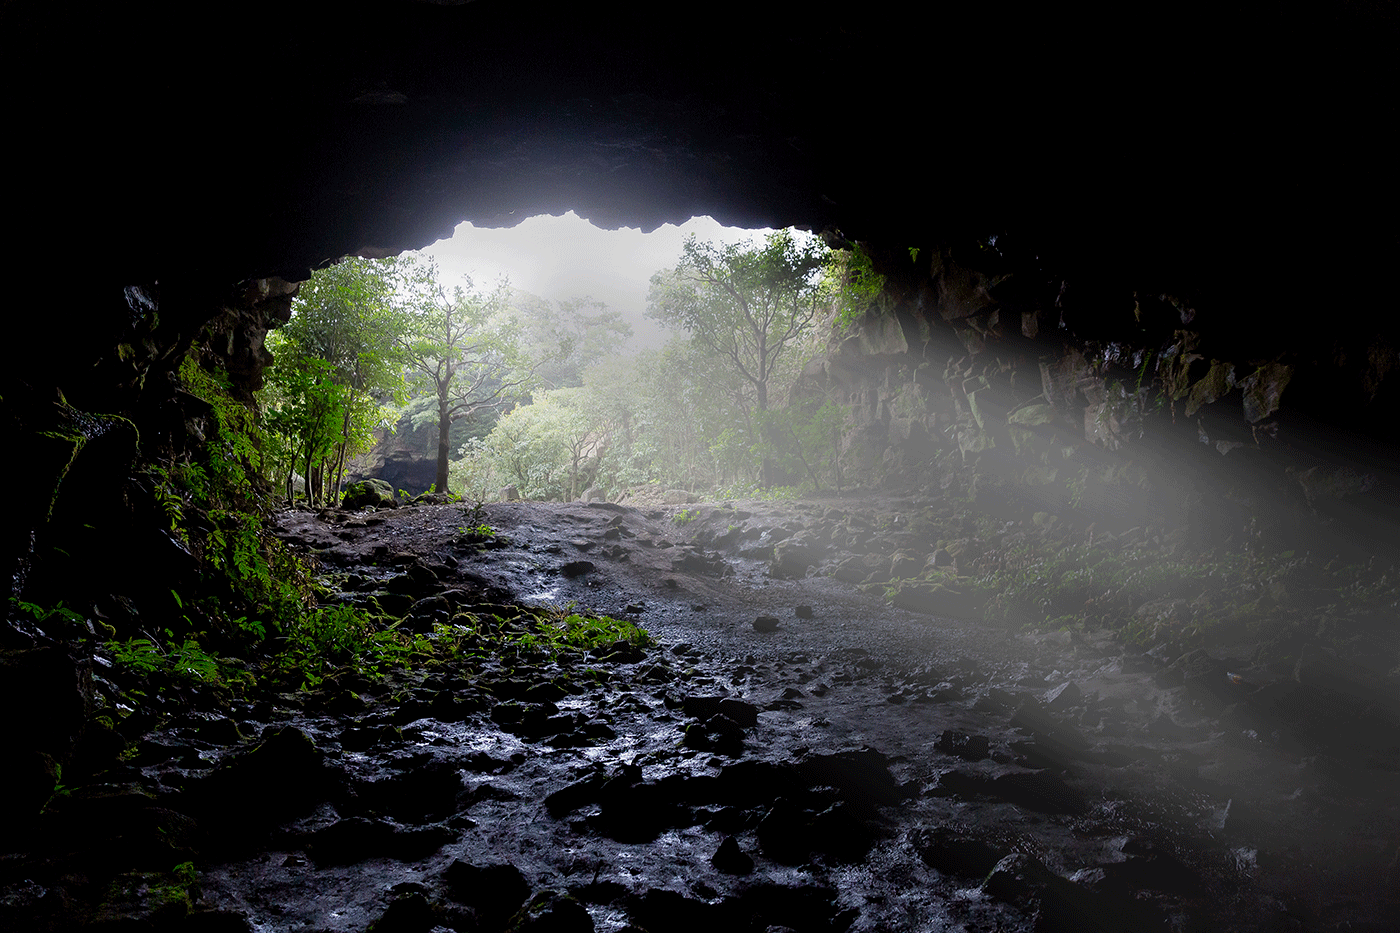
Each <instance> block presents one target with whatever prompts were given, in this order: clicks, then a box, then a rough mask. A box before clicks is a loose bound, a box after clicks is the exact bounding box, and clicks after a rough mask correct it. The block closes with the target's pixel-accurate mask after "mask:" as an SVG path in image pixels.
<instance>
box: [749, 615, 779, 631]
mask: <svg viewBox="0 0 1400 933" xmlns="http://www.w3.org/2000/svg"><path fill="white" fill-rule="evenodd" d="M753 630H754V631H755V632H776V631H777V630H778V619H777V618H776V617H775V616H759V617H758V618H757V619H754V620H753Z"/></svg>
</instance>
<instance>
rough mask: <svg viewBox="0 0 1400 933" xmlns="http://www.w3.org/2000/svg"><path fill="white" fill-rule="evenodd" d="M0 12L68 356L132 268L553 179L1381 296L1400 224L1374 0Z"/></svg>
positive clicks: (18, 212)
mask: <svg viewBox="0 0 1400 933" xmlns="http://www.w3.org/2000/svg"><path fill="white" fill-rule="evenodd" d="M0 16H3V18H4V29H3V30H0V36H2V37H3V38H0V62H3V64H0V69H3V74H4V76H5V79H6V86H7V88H8V92H7V98H8V99H7V104H6V106H7V110H8V111H9V114H8V115H9V121H8V123H9V127H10V130H11V134H10V140H11V145H10V146H9V147H7V151H8V154H9V156H10V158H11V160H12V161H11V163H10V164H11V170H10V179H11V188H10V191H9V193H8V195H7V202H8V205H9V208H10V209H9V210H8V211H7V220H8V222H9V223H8V226H9V237H10V238H11V249H10V250H9V253H10V255H11V257H12V259H14V258H16V257H17V256H18V255H19V254H21V253H22V254H23V255H24V257H25V258H24V260H23V265H24V268H25V273H24V274H23V275H20V276H16V278H17V279H19V281H18V282H15V283H14V285H13V286H12V287H13V290H12V295H11V297H12V299H13V300H14V301H15V302H16V307H18V308H21V309H23V310H22V311H20V312H19V313H17V314H15V315H13V317H15V318H16V319H17V321H18V323H17V326H16V331H15V332H13V333H12V336H14V337H15V338H16V339H18V340H20V341H29V340H40V339H42V337H43V334H44V333H45V331H46V329H47V328H49V327H51V326H52V324H53V322H54V320H55V317H54V316H53V315H52V314H51V313H49V312H47V311H44V310H43V309H45V308H51V307H53V306H54V305H60V306H61V307H62V308H63V309H64V313H66V314H68V315H69V316H70V318H72V317H79V316H80V317H82V318H84V319H87V320H93V321H97V322H98V323H97V324H96V325H95V326H93V327H90V328H83V329H79V331H78V332H76V333H73V334H71V335H69V336H70V339H71V340H72V341H73V346H72V347H71V350H70V354H69V355H70V358H71V359H73V360H75V361H77V360H90V359H93V358H94V357H96V356H98V355H100V354H101V353H103V352H105V348H106V347H108V346H109V345H110V344H111V343H112V342H113V340H114V339H118V337H119V335H117V334H115V331H117V330H120V329H121V328H122V327H124V326H127V325H126V321H127V320H129V319H130V317H131V316H132V313H133V312H132V310H131V308H130V306H129V302H128V301H127V300H125V299H124V298H123V294H122V289H123V288H124V287H126V286H131V285H138V286H143V287H153V283H160V285H159V287H160V288H161V289H163V290H165V291H167V292H171V291H178V292H179V293H180V294H181V295H182V296H184V298H183V299H182V301H180V302H173V301H165V302H164V303H163V304H162V312H163V313H164V314H165V316H166V317H165V321H166V323H171V322H172V321H173V320H175V319H179V318H181V316H188V317H189V318H190V320H188V321H183V320H181V321H180V323H181V326H182V329H188V328H189V327H194V326H196V325H198V324H199V323H202V322H201V321H200V320H199V318H201V317H203V316H205V315H207V314H209V313H211V312H210V311H209V308H210V306H211V304H212V303H214V299H213V297H212V296H215V295H220V294H223V291H224V290H227V289H228V288H230V287H231V286H232V285H233V284H234V283H237V282H240V281H243V280H248V279H255V278H260V277H266V276H274V275H275V276H280V277H283V278H286V279H288V280H292V281H295V280H296V279H297V278H299V277H304V276H305V274H306V272H307V270H308V269H309V268H312V267H315V266H318V265H321V264H323V263H325V262H327V261H329V260H331V259H333V258H335V257H337V256H340V255H344V254H346V253H355V252H359V253H363V254H379V253H385V252H392V251H396V250H400V249H405V248H416V247H421V246H424V245H426V244H428V243H430V242H432V241H433V240H435V239H437V238H439V237H442V236H445V235H447V234H449V233H450V231H451V229H452V227H453V225H454V224H456V223H459V222H461V221H463V220H471V221H473V222H475V223H477V224H482V225H513V224H514V223H517V222H518V221H520V220H522V219H524V218H525V217H528V216H531V215H532V214H535V213H539V212H562V211H565V210H568V209H574V210H577V211H578V212H579V213H580V214H581V215H583V216H585V217H588V218H590V219H591V220H593V221H594V222H595V223H598V224H599V225H601V226H605V227H615V226H619V225H630V226H640V227H642V228H644V229H650V228H653V227H655V226H657V225H659V224H661V223H663V222H679V221H683V220H685V219H686V218H688V217H690V216H692V215H696V214H703V213H708V214H711V215H713V216H715V217H716V218H718V219H720V220H722V221H724V222H726V223H730V224H739V225H786V224H797V225H803V226H807V227H811V228H815V229H824V228H826V229H837V230H840V231H842V232H843V233H844V234H846V235H848V236H851V237H854V238H859V239H863V240H879V241H881V242H884V243H886V244H901V245H906V244H907V245H915V244H917V243H919V242H929V241H930V240H931V239H938V238H944V239H947V240H957V239H958V238H964V239H966V238H985V237H987V236H989V235H991V234H993V233H999V234H1002V235H1003V236H1004V237H1007V238H1008V239H1009V240H1014V241H1015V242H1016V243H1017V244H1018V245H1019V248H1020V249H1021V250H1022V251H1023V252H1026V253H1030V254H1033V255H1035V256H1039V257H1044V258H1045V260H1046V261H1047V262H1053V263H1054V264H1055V265H1056V266H1057V268H1059V269H1060V270H1070V271H1071V272H1074V271H1079V272H1081V273H1083V274H1087V275H1092V276H1097V277H1103V278H1113V279H1118V280H1122V281H1131V282H1133V283H1137V284H1139V285H1141V286H1142V287H1145V288H1153V289H1156V288H1161V289H1164V290H1169V291H1172V292H1174V293H1178V294H1181V293H1185V294H1190V295H1193V296H1195V297H1196V298H1197V299H1198V300H1199V299H1201V298H1202V296H1204V298H1205V300H1210V299H1211V298H1213V299H1214V300H1215V301H1217V303H1219V304H1230V303H1236V304H1238V305H1239V311H1238V313H1239V314H1240V315H1242V316H1248V317H1251V318H1255V319H1274V318H1277V317H1282V316H1283V315H1284V314H1286V313H1295V312H1298V311H1302V310H1312V311H1315V310H1317V309H1319V308H1324V307H1325V308H1333V307H1338V306H1344V307H1346V308H1347V310H1348V312H1349V313H1350V314H1352V315H1361V316H1366V315H1369V314H1371V312H1372V310H1373V307H1372V306H1373V299H1374V298H1375V297H1376V296H1377V295H1380V294H1383V293H1384V288H1380V289H1379V291H1378V283H1379V282H1381V281H1383V280H1385V279H1387V278H1388V276H1386V275H1385V270H1387V269H1389V268H1392V267H1393V264H1394V256H1395V254H1396V247H1397V238H1396V234H1395V228H1394V226H1393V224H1392V223H1391V222H1390V220H1389V218H1390V217H1392V216H1393V215H1394V213H1395V208H1396V207H1397V196H1396V192H1397V188H1396V180H1395V172H1394V170H1393V151H1392V145H1391V143H1390V142H1389V136H1390V134H1391V130H1392V128H1393V126H1394V125H1395V123H1396V120H1395V117H1396V113H1395V101H1394V93H1393V92H1394V89H1395V88H1396V87H1397V86H1400V81H1397V80H1396V78H1397V76H1396V70H1397V66H1396V57H1395V56H1394V55H1393V54H1391V51H1392V50H1393V48H1394V47H1395V45H1394V41H1393V40H1394V39H1395V37H1396V35H1397V30H1396V19H1395V16H1394V14H1393V13H1392V12H1391V11H1390V8H1389V7H1387V6H1384V5H1380V4H1364V3H1352V4H1340V5H1339V4H1320V3H1319V4H1312V5H1310V6H1309V7H1308V8H1300V9H1290V10H1286V11H1285V10H1274V9H1271V10H1268V11H1266V12H1264V11H1261V12H1258V13H1255V12H1250V11H1243V10H1228V9H1222V8H1220V7H1219V6H1218V5H1201V6H1200V7H1192V6H1189V5H1172V6H1170V7H1163V8H1161V9H1160V10H1159V11H1157V12H1156V13H1154V12H1152V11H1134V12H1133V14H1131V18H1130V19H1121V20H1105V19H1103V18H1101V17H1100V16H1098V15H1095V14H1088V13H1085V14H1078V15H1070V14H1066V13H1064V12H1062V11H1049V10H1046V11H1042V12H1038V13H1024V14H1023V13H1017V14H1015V15H1011V14H1010V13H1008V12H1005V11H1001V10H998V9H992V8H990V7H988V6H987V5H986V4H976V3H958V4H946V5H938V4H935V5H928V6H921V5H912V4H870V5H866V6H863V7H859V8H843V9H842V10H840V11H829V12H821V11H818V10H817V9H816V8H812V7H806V6H801V5H788V4H782V5H776V4H774V5H764V4H753V3H734V2H712V3H708V4H703V5H692V6H687V7H678V8H674V9H664V8H658V7H655V6H654V5H651V4H613V5H608V6H596V5H586V4H556V3H545V4H518V3H513V2H496V0H478V2H474V3H441V2H439V3H428V2H394V0H373V2H334V3H332V2H307V3H290V4H288V3H280V2H278V3H273V2H251V3H240V4H236V5H226V6H221V7H216V8H214V9H212V10H211V9H209V8H201V9H200V11H199V12H198V15H196V13H195V12H194V10H193V8H191V7H189V6H188V5H184V4H167V3H130V4H78V5H68V4H65V5H55V4H50V3H41V2H24V0H12V2H9V3H6V4H5V5H4V7H3V13H0ZM191 296H211V297H208V298H207V299H202V300H196V299H195V298H194V297H191ZM104 317H105V320H104ZM30 365H34V366H50V365H51V363H50V362H49V361H48V360H43V359H39V358H36V359H34V360H33V361H32V363H26V362H25V361H20V362H19V363H18V366H19V370H18V374H17V375H18V376H19V377H21V378H25V379H27V380H29V381H33V380H34V379H38V380H39V381H43V378H42V377H41V376H40V375H38V374H36V373H32V372H28V368H29V366H30ZM15 375H16V373H14V372H12V373H11V376H12V377H14V376H15ZM70 378H73V377H70Z"/></svg>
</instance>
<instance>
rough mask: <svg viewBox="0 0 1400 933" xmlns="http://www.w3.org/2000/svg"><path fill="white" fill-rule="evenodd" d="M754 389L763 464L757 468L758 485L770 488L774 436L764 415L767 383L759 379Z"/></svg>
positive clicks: (772, 471) (766, 403) (766, 400)
mask: <svg viewBox="0 0 1400 933" xmlns="http://www.w3.org/2000/svg"><path fill="white" fill-rule="evenodd" d="M754 389H755V390H756V394H757V395H758V403H757V405H756V407H757V408H758V439H759V443H761V444H762V445H763V465H762V467H761V468H760V469H759V485H760V486H762V487H763V488H764V489H771V488H772V486H773V474H774V472H776V470H775V468H774V466H773V455H772V453H771V451H772V449H773V445H774V443H775V440H776V439H775V438H774V436H773V428H772V426H770V425H769V424H768V419H767V418H766V417H764V416H765V415H767V414H768V383H767V382H766V381H759V382H756V383H754Z"/></svg>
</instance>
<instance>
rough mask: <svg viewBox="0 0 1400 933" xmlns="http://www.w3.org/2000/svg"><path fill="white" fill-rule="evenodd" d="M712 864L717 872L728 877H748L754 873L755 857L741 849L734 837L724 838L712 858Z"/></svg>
mask: <svg viewBox="0 0 1400 933" xmlns="http://www.w3.org/2000/svg"><path fill="white" fill-rule="evenodd" d="M710 864H711V865H713V866H714V867H715V870H716V871H721V872H724V873H725V874H726V875H747V874H749V873H750V872H752V871H753V857H752V856H750V855H749V854H748V853H747V852H745V851H744V850H743V849H741V848H739V843H738V841H737V840H735V838H734V837H733V836H725V837H724V841H723V842H721V843H720V844H719V848H718V849H716V850H715V854H714V855H712V856H711V857H710Z"/></svg>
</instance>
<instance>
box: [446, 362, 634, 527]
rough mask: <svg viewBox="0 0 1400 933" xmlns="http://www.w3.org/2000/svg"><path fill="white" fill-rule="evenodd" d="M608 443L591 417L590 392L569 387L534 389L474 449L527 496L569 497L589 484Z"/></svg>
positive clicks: (605, 433)
mask: <svg viewBox="0 0 1400 933" xmlns="http://www.w3.org/2000/svg"><path fill="white" fill-rule="evenodd" d="M607 443H608V426H607V425H606V424H605V423H601V422H597V421H595V419H593V418H592V417H590V415H589V405H588V396H587V392H586V390H585V389H584V388H582V387H580V386H568V387H565V388H562V389H541V390H539V391H537V392H535V393H534V395H533V397H532V399H531V401H530V402H529V404H525V405H517V406H516V407H515V408H512V409H511V410H510V411H509V412H507V413H506V414H504V415H502V416H501V420H500V421H498V422H497V423H496V426H495V427H494V428H493V429H492V430H491V433H490V434H489V435H487V436H486V437H485V438H484V439H483V440H482V441H481V443H480V444H479V445H476V449H475V450H473V451H471V453H472V454H474V455H476V456H484V457H485V458H486V459H487V460H488V461H489V462H490V463H491V465H492V466H493V467H494V469H495V471H496V473H497V475H499V476H502V477H504V478H506V479H508V480H509V481H510V482H511V483H513V484H514V485H515V486H516V487H517V488H518V489H519V490H520V492H521V493H522V494H523V495H525V496H527V497H529V498H532V499H562V500H565V501H568V500H572V499H576V498H578V496H579V495H580V494H582V492H583V490H584V489H585V488H587V485H588V480H589V479H590V478H591V477H592V476H593V475H594V474H595V473H596V471H597V467H598V465H599V461H600V460H601V458H602V454H603V452H604V450H605V449H606V447H607Z"/></svg>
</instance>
